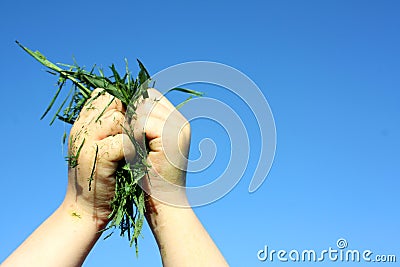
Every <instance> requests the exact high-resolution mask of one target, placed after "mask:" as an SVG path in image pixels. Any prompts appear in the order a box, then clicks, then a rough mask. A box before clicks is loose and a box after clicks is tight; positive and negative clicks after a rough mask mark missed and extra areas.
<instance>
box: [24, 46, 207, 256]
mask: <svg viewBox="0 0 400 267" xmlns="http://www.w3.org/2000/svg"><path fill="white" fill-rule="evenodd" d="M16 43H17V44H18V45H19V46H20V47H21V48H22V49H23V50H25V51H26V52H27V53H28V54H30V55H31V56H32V57H34V58H35V59H36V60H37V61H39V62H40V63H41V64H43V65H44V66H46V67H47V68H48V70H47V72H49V73H50V74H52V75H55V76H58V81H57V87H58V88H57V91H56V93H55V95H54V97H53V99H52V100H51V102H50V104H49V106H48V107H47V109H46V110H45V112H44V114H43V115H42V117H41V119H43V118H44V117H45V116H46V115H47V114H48V112H49V111H50V110H51V109H52V108H53V106H54V104H55V101H56V99H57V98H58V96H59V95H60V92H61V90H62V89H63V88H64V87H65V86H66V85H67V82H68V81H70V82H72V86H71V89H70V90H69V93H68V94H67V96H66V97H65V99H64V100H63V101H62V102H61V104H60V106H59V107H58V108H57V110H56V112H55V113H54V115H53V117H52V119H51V121H50V125H51V124H53V122H54V121H55V120H56V119H59V120H61V121H64V122H66V123H70V124H73V123H74V122H75V120H76V119H77V117H78V116H79V113H80V111H81V110H82V108H83V107H84V105H85V103H86V102H87V100H88V99H89V98H90V95H91V92H92V91H93V90H94V89H96V88H103V89H104V92H107V93H109V94H111V95H113V96H114V97H116V98H118V99H119V100H121V102H122V103H123V105H125V107H126V108H127V113H128V114H127V118H132V116H133V115H134V114H135V107H132V105H129V103H135V102H136V101H137V100H138V99H139V98H140V97H143V98H148V94H147V89H148V88H149V83H150V82H151V78H150V75H149V73H148V71H147V70H146V68H145V67H144V65H143V64H142V63H141V62H140V60H137V61H138V64H139V68H140V70H139V73H138V75H137V77H136V78H134V77H132V75H131V72H130V71H129V69H128V63H127V61H126V60H125V62H126V70H125V74H124V75H122V76H121V75H120V74H119V73H118V72H117V70H116V68H115V66H114V64H113V65H111V67H110V70H111V72H112V76H110V77H106V76H105V75H104V73H103V71H102V70H101V69H98V71H99V75H96V74H95V73H94V71H95V70H96V66H94V67H93V68H92V69H91V71H86V70H85V69H84V68H81V67H79V66H78V64H77V63H74V65H67V64H62V63H57V64H54V63H52V62H50V61H49V60H48V59H47V58H46V57H45V56H44V55H43V54H41V53H40V52H39V51H35V52H33V51H32V50H30V49H28V48H27V47H25V46H23V45H21V44H20V43H19V42H18V41H16ZM171 90H177V91H182V92H184V93H188V94H190V95H191V96H190V97H189V98H188V99H190V98H191V97H192V96H201V95H202V93H200V92H197V91H193V90H189V89H185V88H173V89H171ZM171 90H170V91H171ZM186 102H187V101H185V102H184V103H186ZM110 104H111V103H110ZM180 106H181V105H179V107H180ZM105 109H106V108H105ZM101 116H102V113H101V114H100V116H99V118H100V117H101ZM99 118H97V119H99ZM128 124H129V123H128ZM129 132H130V133H131V134H129ZM127 133H128V136H129V138H130V140H131V142H132V143H133V145H134V146H135V148H136V159H135V161H134V162H135V163H134V165H133V166H131V164H130V163H128V162H125V161H122V162H120V164H119V167H118V168H117V171H116V183H115V195H114V198H113V199H112V201H111V203H110V206H111V209H112V212H111V214H110V219H111V221H110V223H109V224H108V226H107V228H106V229H104V231H106V230H111V232H110V233H109V234H108V235H107V236H106V237H105V238H104V239H106V238H108V237H110V236H111V235H112V234H113V232H114V230H115V229H116V228H119V229H120V235H121V236H125V235H126V236H127V238H128V240H129V242H130V246H132V245H133V244H135V248H136V255H138V237H139V236H140V232H141V229H142V226H143V222H144V212H145V205H144V197H145V193H144V191H143V190H142V188H141V187H140V186H139V184H138V181H139V180H140V179H141V178H143V177H144V176H145V175H146V173H147V170H148V168H149V167H150V166H149V165H148V164H147V161H146V158H147V153H148V151H147V146H146V144H138V143H137V142H136V140H135V139H134V138H133V133H132V131H127ZM66 138H67V136H66V133H64V136H63V143H65V141H66ZM72 141H73V140H72ZM82 146H83V143H82V144H80V145H79V146H78V149H77V151H76V153H75V154H74V155H68V156H67V160H68V163H69V166H70V167H71V168H75V167H76V166H77V165H78V157H79V152H80V149H81V148H82ZM96 159H97V153H96V156H95V160H94V164H93V169H92V176H91V177H90V178H89V181H88V183H89V184H88V190H91V182H92V180H93V173H94V172H93V170H94V167H95V163H96Z"/></svg>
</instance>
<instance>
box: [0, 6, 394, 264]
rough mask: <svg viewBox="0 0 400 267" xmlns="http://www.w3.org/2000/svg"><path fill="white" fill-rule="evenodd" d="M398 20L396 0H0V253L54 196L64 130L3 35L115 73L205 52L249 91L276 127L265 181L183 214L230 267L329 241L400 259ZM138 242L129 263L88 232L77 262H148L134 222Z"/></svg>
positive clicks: (43, 88) (45, 82) (61, 186)
mask: <svg viewBox="0 0 400 267" xmlns="http://www.w3.org/2000/svg"><path fill="white" fill-rule="evenodd" d="M399 14H400V2H399V1H394V0H393V1H388V0H379V1H378V0H376V1H362V0H359V1H355V0H346V1H345V0H335V1H333V0H327V1H317V0H314V1H310V0H303V1H255V0H248V1H198V2H194V1H193V2H192V1H173V0H172V1H122V0H115V1H91V0H89V1H77V0H71V1H24V0H22V1H15V0H14V1H11V0H2V1H1V2H0V29H1V34H0V48H1V49H0V51H1V65H0V68H1V71H0V75H1V76H0V77H1V85H0V88H1V89H0V90H1V93H2V105H1V110H2V114H3V115H2V126H1V129H2V130H1V140H2V153H1V155H0V157H1V161H0V162H1V163H0V164H1V174H0V176H1V194H0V203H2V208H1V220H0V225H1V227H0V262H1V261H3V260H4V259H5V257H6V256H7V255H8V254H10V253H11V252H12V250H13V249H15V248H16V247H17V246H18V245H19V244H20V243H21V242H22V241H23V240H24V239H25V238H26V237H27V236H28V235H29V234H30V233H31V232H32V231H33V230H34V229H35V228H36V227H37V226H38V225H39V224H40V223H41V222H42V221H43V220H44V219H45V218H46V217H47V216H49V215H50V214H51V213H52V211H53V210H54V209H55V208H56V207H57V206H58V205H59V204H60V202H61V201H62V198H63V194H64V190H65V186H66V179H67V171H66V164H65V161H64V158H63V157H64V152H63V151H62V147H61V136H62V133H63V130H64V125H63V124H62V123H61V122H56V123H55V124H54V125H53V126H52V127H49V126H48V122H49V118H47V119H45V120H43V121H40V120H39V118H40V116H41V114H42V112H43V111H44V109H45V107H46V105H47V104H48V102H49V100H50V99H51V97H52V95H53V93H54V89H55V88H54V86H53V84H54V83H55V80H54V79H53V78H52V77H51V76H50V75H48V74H47V73H45V72H44V71H43V68H42V67H41V66H40V65H39V64H38V63H36V62H34V60H33V59H32V58H30V57H28V56H27V55H26V54H24V53H23V52H22V51H21V50H20V49H19V48H18V47H17V46H16V45H15V43H14V41H15V40H16V39H18V40H20V41H21V42H22V43H23V44H25V45H27V46H29V47H31V48H33V49H39V50H40V51H42V52H43V53H45V54H46V55H47V56H48V57H49V58H50V59H53V60H55V61H60V62H72V56H75V58H76V59H77V60H78V62H79V63H80V64H82V65H86V66H91V65H92V64H94V63H97V64H98V65H100V66H108V65H109V64H111V63H116V64H117V65H119V67H122V66H123V59H124V58H125V57H127V58H128V59H130V61H131V62H132V64H131V65H132V69H134V70H135V66H134V64H133V62H134V60H135V58H140V59H141V60H142V61H143V62H144V63H145V65H146V66H147V68H148V70H149V71H150V73H156V72H158V71H160V70H162V69H164V68H166V67H168V66H171V65H174V64H177V63H182V62H186V61H191V60H210V61H216V62H221V63H224V64H227V65H230V66H232V67H234V68H236V69H238V70H240V71H242V72H244V73H245V74H246V75H248V76H249V77H250V78H251V79H252V80H253V81H254V82H255V83H256V84H257V85H258V86H259V88H260V89H261V90H262V91H263V93H264V95H265V97H266V98H267V99H268V102H269V104H270V106H271V109H272V111H273V114H274V118H275V123H276V128H277V150H276V158H275V162H274V164H273V167H272V169H271V172H270V174H269V176H268V178H267V180H266V181H265V183H264V184H263V185H262V186H261V188H260V189H259V190H258V191H256V192H255V193H253V194H249V193H248V191H247V188H248V185H249V183H250V180H251V178H252V176H251V175H252V173H251V171H248V172H246V175H245V176H244V177H243V179H242V180H241V181H240V183H239V184H238V186H236V187H235V188H234V190H233V191H231V192H230V193H229V194H228V195H227V196H225V197H224V198H222V199H221V200H219V201H217V202H215V203H213V204H210V205H207V206H204V207H200V208H196V209H195V211H196V213H197V214H198V216H199V218H200V220H201V221H202V222H203V224H204V225H205V227H206V228H207V230H208V231H209V232H210V234H211V235H212V237H213V238H214V240H215V242H216V243H217V245H218V246H219V247H220V249H221V251H222V252H223V254H224V255H225V256H226V258H227V260H228V262H229V263H230V264H231V265H232V266H275V265H279V264H278V263H279V262H276V261H274V262H272V263H271V262H268V261H266V262H260V261H259V260H258V259H257V255H256V254H257V251H258V250H260V249H262V248H264V246H265V245H268V246H269V247H270V248H271V249H276V250H279V249H285V250H288V251H290V250H292V249H298V250H303V249H315V250H323V249H328V248H329V247H333V248H335V247H336V241H337V240H338V239H339V238H345V239H346V240H347V242H348V244H349V248H351V249H359V250H364V249H370V250H372V251H374V253H376V254H396V255H397V261H398V262H400V250H399V238H400V230H399V229H400V228H399V225H400V213H399V207H398V205H399V203H400V193H399V189H400V49H399V48H400V16H399ZM196 88H199V89H200V88H201V87H196ZM204 90H206V91H207V90H209V92H208V93H209V94H210V95H212V94H213V92H212V88H211V87H210V88H208V89H207V88H205V89H204ZM222 98H223V97H222ZM227 98H228V97H227ZM228 104H229V103H228ZM212 127H214V128H212ZM212 127H211V126H210V127H202V124H201V123H197V124H195V125H194V127H193V132H194V135H195V137H196V138H194V142H195V141H196V140H197V139H198V138H201V137H210V138H213V134H214V135H216V133H218V132H219V131H220V129H218V127H217V126H215V125H214V126H212ZM210 129H213V131H211V132H210ZM251 131H252V128H251V127H250V128H249V133H250V134H252V133H251ZM223 137H224V135H223V134H217V135H216V136H215V137H214V138H215V140H216V141H215V142H216V144H217V146H218V145H219V144H220V145H221V144H222V145H221V147H222V148H218V149H219V151H220V152H217V153H218V160H217V161H216V164H224V163H225V161H224V157H223V155H224V153H223V151H224V148H223V147H224V146H225V143H224V142H225V141H224V138H223ZM196 147H197V144H192V148H193V149H192V153H193V155H195V154H196V153H198V151H196ZM254 164H255V159H254V158H251V162H250V165H252V166H253V165H254ZM220 168H223V166H222V167H221V166H214V167H212V168H210V170H209V171H208V172H205V173H204V176H205V179H210V177H213V176H215V175H217V173H218V171H219V169H220ZM195 178H196V179H201V177H199V176H198V175H196V176H193V177H192V179H195ZM188 179H189V180H190V179H191V176H189V177H188ZM192 182H193V183H196V181H192ZM143 235H144V239H142V240H140V256H139V259H136V258H135V253H134V249H131V248H129V246H128V243H127V241H126V240H125V239H122V238H119V237H118V236H117V235H116V236H114V237H112V238H111V239H109V240H106V241H102V240H100V241H99V242H98V243H97V245H96V247H95V249H94V250H93V252H92V253H91V254H90V255H89V257H88V259H87V261H86V263H85V266H118V265H124V266H160V264H161V263H160V258H159V256H158V252H157V248H156V245H155V241H154V239H153V237H152V235H151V233H150V231H149V229H148V226H147V225H146V226H145V229H144V231H143ZM398 262H397V263H396V264H388V266H398V264H399V263H398ZM283 265H286V266H288V265H290V266H298V265H303V266H304V265H306V266H307V265H308V264H307V263H306V264H302V263H297V262H295V263H293V262H288V263H285V264H283ZM320 265H321V266H322V265H323V266H342V263H339V262H336V263H330V262H324V263H320ZM362 265H363V264H362V263H355V264H354V265H351V264H349V265H346V266H362ZM373 265H374V264H369V266H373ZM380 266H381V265H380Z"/></svg>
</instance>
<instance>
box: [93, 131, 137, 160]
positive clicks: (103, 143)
mask: <svg viewBox="0 0 400 267" xmlns="http://www.w3.org/2000/svg"><path fill="white" fill-rule="evenodd" d="M128 140H129V137H128V136H127V135H126V134H117V135H114V136H108V137H106V138H104V139H102V140H100V141H98V142H97V145H98V147H99V161H108V162H118V161H121V160H123V159H124V157H125V158H127V159H133V158H134V157H135V155H136V150H135V147H134V146H133V145H132V144H131V143H130V142H129V141H128Z"/></svg>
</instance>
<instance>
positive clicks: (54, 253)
mask: <svg viewBox="0 0 400 267" xmlns="http://www.w3.org/2000/svg"><path fill="white" fill-rule="evenodd" d="M90 217H91V216H84V215H83V214H79V213H78V212H74V211H73V210H71V208H70V206H68V205H67V204H65V203H63V204H62V205H61V206H60V207H59V208H58V209H57V210H56V211H55V212H54V213H53V214H52V215H51V216H50V217H49V218H48V219H47V220H46V221H45V222H43V223H42V225H40V226H39V228H37V229H36V230H35V231H34V232H33V233H32V234H31V235H30V236H29V237H28V238H27V239H26V240H25V241H24V242H23V243H22V244H21V245H20V246H19V247H18V248H17V250H15V251H14V252H13V253H12V254H11V255H10V256H9V257H8V258H7V259H6V260H5V262H3V264H2V267H9V266H13V267H19V266H21V267H24V266H33V267H34V266H41V267H46V266H52V267H53V266H58V267H64V266H68V267H70V266H81V265H82V263H83V261H84V260H85V258H86V256H87V255H88V254H89V252H90V250H91V249H92V247H93V245H94V244H95V243H96V241H97V239H98V238H99V236H100V234H99V232H98V230H99V226H98V225H97V224H96V222H95V221H93V219H92V218H90Z"/></svg>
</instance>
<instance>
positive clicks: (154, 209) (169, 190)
mask: <svg viewBox="0 0 400 267" xmlns="http://www.w3.org/2000/svg"><path fill="white" fill-rule="evenodd" d="M154 100H156V101H154ZM137 114H138V117H137V121H136V123H135V126H134V129H135V138H137V139H138V141H139V142H141V141H142V140H140V139H141V138H142V136H143V135H142V134H141V133H143V132H145V133H146V138H147V141H148V144H149V148H150V152H149V155H148V161H149V163H150V165H151V166H152V167H151V169H150V171H149V176H148V180H149V181H147V183H146V182H145V183H144V189H145V191H146V192H147V199H146V219H147V221H148V223H149V225H150V228H151V230H152V232H153V234H154V236H155V238H156V241H157V244H158V247H159V250H160V254H161V257H162V262H163V265H164V266H227V263H226V261H225V259H224V257H223V256H222V254H221V252H220V251H219V250H218V248H217V246H216V245H215V244H214V242H213V240H212V239H211V237H210V236H209V235H208V233H207V231H206V230H205V229H204V227H203V225H202V224H201V222H200V221H199V219H198V218H197V216H196V215H195V213H194V212H193V210H192V209H191V208H188V207H189V204H188V201H187V197H186V194H185V179H186V172H185V170H186V166H187V156H188V152H189V144H190V126H189V123H188V122H187V121H186V119H185V118H184V117H183V116H182V115H181V114H180V113H179V112H178V111H177V110H176V109H175V107H174V106H173V105H172V104H171V103H170V102H169V101H168V100H167V99H166V98H165V97H163V96H162V95H161V94H160V93H159V92H158V91H156V90H154V89H150V90H149V98H148V99H146V100H144V101H143V102H142V103H141V105H139V106H138V109H137ZM183 207H186V208H183Z"/></svg>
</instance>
